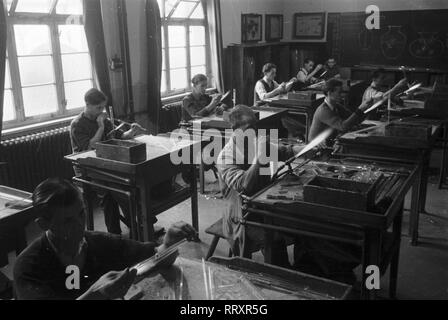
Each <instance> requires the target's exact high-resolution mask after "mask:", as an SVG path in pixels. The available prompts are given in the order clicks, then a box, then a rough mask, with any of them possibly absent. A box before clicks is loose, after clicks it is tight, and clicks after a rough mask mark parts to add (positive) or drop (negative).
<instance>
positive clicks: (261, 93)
mask: <svg viewBox="0 0 448 320" xmlns="http://www.w3.org/2000/svg"><path fill="white" fill-rule="evenodd" d="M255 91H256V92H257V94H258V97H259V98H260V100H264V99H269V98H273V97H275V96H278V95H279V94H280V93H282V91H283V87H281V86H279V84H278V83H277V82H275V81H274V90H272V91H271V92H266V89H265V87H264V85H263V84H262V83H261V82H260V81H258V82H257V84H256V85H255Z"/></svg>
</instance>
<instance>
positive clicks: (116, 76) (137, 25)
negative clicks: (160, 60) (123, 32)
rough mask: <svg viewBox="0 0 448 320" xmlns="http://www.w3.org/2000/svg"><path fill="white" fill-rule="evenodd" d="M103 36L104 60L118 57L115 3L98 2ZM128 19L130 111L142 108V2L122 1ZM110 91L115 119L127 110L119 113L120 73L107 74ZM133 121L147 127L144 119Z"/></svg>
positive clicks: (112, 0)
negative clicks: (105, 54)
mask: <svg viewBox="0 0 448 320" xmlns="http://www.w3.org/2000/svg"><path fill="white" fill-rule="evenodd" d="M101 5H102V12H103V27H104V37H105V40H106V51H107V59H108V60H110V59H111V58H113V57H115V56H118V57H120V58H121V57H122V54H121V48H120V36H119V31H118V10H117V1H116V0H102V2H101ZM126 11H127V16H128V35H129V54H130V56H131V74H132V89H133V97H134V111H135V112H138V111H142V110H145V109H146V101H147V94H146V92H147V91H146V84H147V73H146V70H147V63H148V61H147V59H146V55H145V54H144V52H146V16H145V1H144V0H126ZM109 74H110V80H111V89H112V95H113V99H114V104H115V106H116V107H118V109H119V110H121V112H119V114H118V115H117V116H121V117H123V115H124V114H126V113H127V111H125V110H123V106H124V101H123V74H122V70H117V71H111V72H110V73H109ZM139 118H140V119H139ZM136 120H137V122H139V123H140V124H141V125H143V126H145V127H146V126H147V123H146V122H147V119H146V117H137V118H136Z"/></svg>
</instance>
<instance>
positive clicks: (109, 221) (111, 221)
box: [100, 192, 130, 234]
mask: <svg viewBox="0 0 448 320" xmlns="http://www.w3.org/2000/svg"><path fill="white" fill-rule="evenodd" d="M100 198H102V199H101V206H102V207H103V211H104V222H105V224H106V228H107V231H108V232H110V233H114V234H121V227H120V208H121V210H122V211H123V218H124V220H125V224H126V225H129V223H130V221H129V220H130V214H129V207H128V206H129V204H128V201H127V199H125V198H124V197H121V196H120V195H117V194H112V193H111V192H107V193H104V194H103V195H100Z"/></svg>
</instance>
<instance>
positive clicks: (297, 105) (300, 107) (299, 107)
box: [263, 94, 325, 142]
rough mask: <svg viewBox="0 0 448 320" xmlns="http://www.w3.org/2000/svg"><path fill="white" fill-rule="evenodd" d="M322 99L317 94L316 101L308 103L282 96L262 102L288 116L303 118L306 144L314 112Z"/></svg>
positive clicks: (320, 95) (321, 96)
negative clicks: (284, 110) (286, 113)
mask: <svg viewBox="0 0 448 320" xmlns="http://www.w3.org/2000/svg"><path fill="white" fill-rule="evenodd" d="M324 98H325V96H324V95H323V94H317V95H316V100H314V101H312V102H309V103H308V102H304V101H302V100H295V99H288V95H287V94H283V95H278V96H276V97H274V98H270V99H265V100H263V102H264V103H266V104H267V105H268V106H270V107H276V108H283V109H286V110H287V111H288V113H289V114H292V115H300V116H303V117H305V142H308V132H309V130H310V127H311V123H312V121H313V115H314V112H315V111H316V109H317V107H318V106H320V105H321V104H322V103H323V101H324Z"/></svg>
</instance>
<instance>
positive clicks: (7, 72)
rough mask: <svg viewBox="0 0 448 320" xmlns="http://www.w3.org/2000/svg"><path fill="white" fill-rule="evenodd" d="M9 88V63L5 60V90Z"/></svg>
mask: <svg viewBox="0 0 448 320" xmlns="http://www.w3.org/2000/svg"><path fill="white" fill-rule="evenodd" d="M9 88H11V74H10V73H9V61H8V59H6V67H5V89H9Z"/></svg>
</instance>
